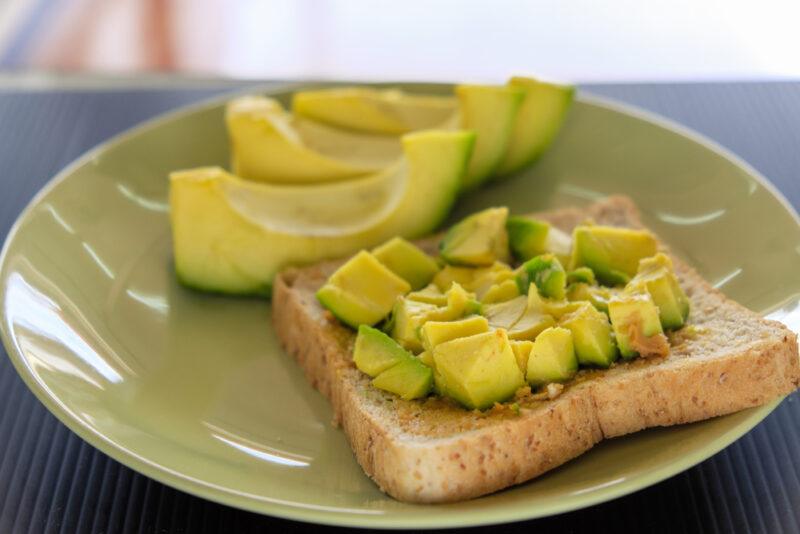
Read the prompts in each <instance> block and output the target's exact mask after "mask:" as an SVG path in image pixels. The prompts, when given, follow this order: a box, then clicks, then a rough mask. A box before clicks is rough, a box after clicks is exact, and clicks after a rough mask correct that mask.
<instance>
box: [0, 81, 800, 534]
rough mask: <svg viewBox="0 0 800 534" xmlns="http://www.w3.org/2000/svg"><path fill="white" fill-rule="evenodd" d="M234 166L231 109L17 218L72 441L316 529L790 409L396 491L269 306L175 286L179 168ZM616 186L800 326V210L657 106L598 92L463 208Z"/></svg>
mask: <svg viewBox="0 0 800 534" xmlns="http://www.w3.org/2000/svg"><path fill="white" fill-rule="evenodd" d="M409 89H410V90H415V89H416V90H436V91H445V90H447V89H448V87H446V86H410V87H409ZM286 95H287V93H281V94H280V95H279V96H281V97H284V98H285V97H286ZM227 157H228V154H227V140H226V136H225V131H224V128H223V121H222V102H221V101H219V100H217V101H215V102H212V103H208V104H203V105H200V106H194V107H191V108H188V109H185V110H182V111H179V112H177V113H172V114H169V115H166V116H164V117H163V118H159V119H157V120H154V121H150V122H148V123H146V124H144V125H142V126H139V127H137V128H135V129H133V130H131V131H129V132H127V133H125V134H123V135H120V136H118V137H116V138H114V139H113V140H111V141H109V142H108V143H106V144H104V145H102V146H100V147H98V148H97V149H95V150H92V151H91V152H89V153H88V154H86V155H85V156H83V157H82V158H80V159H79V160H78V161H77V162H75V163H74V164H72V165H71V166H70V167H69V168H67V169H66V170H65V171H63V172H62V173H60V174H59V175H58V176H56V177H55V178H54V179H53V180H52V181H51V182H50V184H49V185H48V186H47V187H45V189H44V190H43V191H42V192H41V193H40V194H39V195H37V196H36V198H35V199H34V200H33V201H32V202H31V204H30V205H29V206H28V208H27V209H26V210H25V211H24V213H23V214H22V215H21V216H20V218H19V220H18V222H17V224H16V226H15V227H14V229H13V231H12V232H11V234H10V236H9V238H8V241H7V242H6V244H5V249H4V251H3V255H2V264H1V265H0V305H2V316H3V321H2V335H3V341H4V342H5V345H6V348H7V351H8V354H9V356H10V357H11V359H12V360H13V362H14V365H15V366H16V368H17V370H18V371H19V374H20V375H21V376H22V378H23V379H24V380H25V382H26V383H27V384H28V386H29V387H30V388H31V390H33V392H34V393H35V394H36V395H37V397H38V398H39V399H40V400H41V401H42V402H43V403H44V404H45V406H47V408H48V409H49V410H50V411H52V412H53V413H54V414H55V415H56V416H57V417H58V418H59V419H60V420H61V421H63V422H64V423H65V424H66V425H67V426H68V427H69V428H71V429H72V430H73V431H74V432H76V433H77V434H78V435H80V436H81V437H82V438H83V439H85V440H86V441H88V442H89V443H91V444H92V445H94V446H95V447H97V448H98V449H100V450H102V451H103V452H105V453H107V454H109V455H110V456H112V457H113V458H115V459H117V460H119V461H120V462H122V463H124V464H126V465H128V466H130V467H132V468H133V469H136V470H137V471H140V472H142V473H144V474H146V475H148V476H150V477H152V478H155V479H157V480H159V481H161V482H164V483H166V484H169V485H170V486H174V487H176V488H179V489H181V490H184V491H187V492H189V493H193V494H195V495H199V496H202V497H205V498H208V499H211V500H214V501H219V502H222V503H225V504H229V505H232V506H236V507H239V508H245V509H248V510H253V511H257V512H262V513H265V514H270V515H276V516H282V517H287V518H292V519H299V520H304V521H315V522H320V523H330V524H338V525H365V526H371V527H423V526H425V527H434V526H457V525H459V526H460V525H477V524H485V523H498V522H504V521H513V520H520V519H528V518H533V517H539V516H544V515H549V514H555V513H558V512H564V511H567V510H574V509H576V508H580V507H583V506H588V505H590V504H594V503H598V502H602V501H605V500H608V499H611V498H614V497H617V496H620V495H623V494H626V493H630V492H632V491H636V490H638V489H641V488H644V487H645V486H648V485H650V484H654V483H655V482H658V481H660V480H663V479H665V478H667V477H669V476H671V475H674V474H676V473H678V472H680V471H682V470H684V469H686V468H688V467H690V466H692V465H694V464H696V463H698V462H700V461H702V460H704V459H705V458H708V457H709V456H711V455H712V454H714V453H715V452H717V451H719V450H720V449H722V448H723V447H725V446H726V445H728V444H729V443H731V442H732V441H734V440H735V439H736V438H738V437H739V436H741V435H742V434H744V433H745V432H747V431H748V430H749V429H750V428H752V427H753V426H754V425H755V424H756V423H758V422H759V421H761V420H762V419H763V418H764V417H765V416H766V415H767V414H768V413H769V412H770V411H771V410H772V409H773V408H774V407H775V405H776V404H777V402H775V403H772V404H770V405H767V406H763V407H760V408H755V409H750V410H746V411H743V412H739V413H737V414H734V415H730V416H727V417H721V418H716V419H713V420H710V421H705V422H702V423H698V424H692V425H685V426H681V427H674V428H669V429H656V430H649V431H645V432H640V433H638V434H635V435H632V436H629V437H625V438H620V439H614V440H611V441H608V442H605V443H603V444H601V445H600V446H598V447H596V448H595V449H594V450H592V451H590V452H589V453H587V454H585V455H583V456H581V457H580V458H578V459H576V460H574V461H572V462H569V463H568V464H567V465H565V466H563V467H561V468H559V469H556V470H555V471H553V472H551V473H549V474H546V475H545V476H542V477H540V478H538V479H536V480H535V481H533V482H531V483H528V484H524V485H521V486H519V487H516V488H513V489H510V490H507V491H503V492H500V493H497V494H495V495H491V496H488V497H484V498H480V499H476V500H473V501H470V502H465V503H459V504H449V505H435V506H423V505H408V504H403V503H400V502H397V501H395V500H393V499H391V498H388V497H386V496H385V495H384V494H382V493H381V492H380V491H379V490H378V488H377V487H376V486H375V485H374V484H373V483H372V482H371V481H370V480H369V479H368V478H367V477H366V476H365V475H364V474H363V472H362V471H361V469H360V468H359V466H358V464H357V463H356V461H355V459H354V457H353V455H352V453H351V451H350V447H349V446H348V444H347V442H346V440H345V437H344V434H343V433H342V432H341V431H340V430H338V429H336V428H334V427H333V426H332V425H331V410H330V408H329V406H328V404H327V402H326V401H325V399H324V398H323V397H322V396H321V395H320V394H319V393H317V392H315V391H314V390H313V389H312V388H311V387H310V386H309V385H308V384H307V383H306V381H305V379H304V377H303V373H302V372H301V370H300V368H299V367H298V366H297V365H296V364H295V362H294V361H293V360H292V358H291V357H290V356H289V355H287V354H285V353H284V352H283V351H282V350H281V348H280V346H279V345H278V341H277V337H276V335H275V332H274V331H273V329H272V327H271V325H270V310H269V305H268V303H267V302H264V301H260V300H253V299H250V300H249V299H233V298H223V297H214V296H207V295H202V294H198V293H194V292H191V291H188V290H185V289H183V288H181V287H180V286H178V284H177V283H176V281H175V278H174V276H173V273H172V265H171V260H170V233H169V223H168V213H167V181H166V175H167V173H168V172H169V171H171V170H173V169H177V168H182V167H193V166H198V165H213V164H217V165H225V164H226V163H227ZM618 192H622V193H626V194H628V195H630V196H632V197H633V198H634V199H635V200H636V201H637V202H638V203H639V205H640V207H641V208H642V210H643V212H644V218H645V222H646V223H647V224H648V225H649V226H651V227H652V228H653V229H654V230H655V231H656V232H658V233H659V234H660V235H661V236H662V237H663V238H664V239H665V240H666V241H667V242H668V243H669V244H670V245H671V246H672V247H673V250H675V251H676V252H677V253H678V254H679V255H680V256H682V257H684V258H685V259H686V260H688V261H689V262H690V263H691V264H692V265H694V266H695V267H696V268H697V269H699V270H700V272H701V273H702V274H704V275H705V276H706V277H707V278H708V279H709V280H711V281H712V282H713V283H714V284H716V285H717V286H719V287H721V288H722V289H723V290H724V291H725V293H727V294H728V295H729V296H731V297H733V298H734V299H736V300H738V301H740V302H741V303H743V304H745V305H746V306H748V307H750V308H752V309H753V310H756V311H758V312H762V313H772V314H773V315H774V316H775V317H779V318H780V317H782V318H783V320H784V321H785V322H788V323H790V324H791V326H793V327H794V328H795V330H797V329H798V326H799V325H800V319H798V313H797V311H798V303H799V302H800V277H798V276H797V274H796V269H797V265H798V264H799V263H800V225H799V224H798V218H797V215H796V214H795V213H794V212H793V211H792V209H791V208H790V207H789V205H788V204H787V203H786V201H785V200H784V199H783V198H782V197H781V196H780V195H779V194H778V193H777V192H776V191H775V190H774V189H772V188H771V187H770V186H769V185H768V183H767V182H766V181H765V180H764V179H763V178H762V177H761V176H759V175H758V173H757V172H755V171H754V170H753V169H752V168H750V167H748V166H747V165H746V164H744V163H743V162H742V161H740V160H738V159H737V158H735V157H734V156H732V155H730V154H728V153H726V152H725V151H724V150H722V149H721V148H720V147H718V146H716V145H714V144H712V143H710V142H709V141H707V140H704V139H702V138H700V137H699V136H698V135H696V134H693V133H690V132H687V131H686V130H685V129H682V128H680V127H677V126H676V125H674V124H670V123H667V122H666V121H664V120H663V119H659V118H656V117H653V116H650V115H647V114H644V113H642V112H640V111H635V110H632V109H630V108H627V107H622V106H619V105H617V104H611V103H608V102H605V101H601V100H598V99H595V98H592V97H589V96H587V95H584V96H582V97H581V98H580V99H579V101H578V102H577V103H576V105H575V107H574V109H573V111H572V113H571V115H570V117H569V120H568V123H567V124H566V126H565V128H564V131H563V134H562V135H561V136H560V137H559V139H558V141H557V142H556V144H555V146H554V147H553V149H552V150H551V151H550V152H549V153H548V154H547V155H546V156H545V158H544V159H543V160H542V161H541V162H540V163H539V164H538V165H537V166H535V167H534V168H532V169H530V170H529V171H528V172H525V173H524V174H523V175H520V176H518V177H515V178H513V179H510V180H508V181H506V182H503V183H499V184H496V185H493V186H491V187H488V188H485V189H483V190H481V191H479V192H477V193H475V194H473V195H472V196H470V197H468V198H465V199H463V200H462V201H461V203H460V205H459V207H458V214H457V215H459V214H465V213H467V212H470V211H473V210H476V209H479V208H482V207H485V206H489V205H496V204H506V205H509V206H510V207H511V208H512V210H513V211H514V212H517V213H521V212H528V211H532V210H537V209H542V208H550V207H558V206H566V205H572V204H585V203H587V202H590V201H592V200H594V199H596V198H600V197H602V196H603V195H606V194H609V193H618ZM763 228H769V229H770V231H769V233H768V234H767V233H764V232H763V231H762V229H763Z"/></svg>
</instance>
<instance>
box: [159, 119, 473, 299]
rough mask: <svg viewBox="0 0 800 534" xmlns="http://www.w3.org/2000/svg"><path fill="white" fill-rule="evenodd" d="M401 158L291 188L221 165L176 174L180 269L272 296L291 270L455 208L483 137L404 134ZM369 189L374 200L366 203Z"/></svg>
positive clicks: (410, 234)
mask: <svg viewBox="0 0 800 534" xmlns="http://www.w3.org/2000/svg"><path fill="white" fill-rule="evenodd" d="M402 142H403V147H404V158H403V161H402V162H400V163H398V164H397V165H396V166H394V167H392V168H390V169H387V170H385V171H381V172H380V173H377V174H375V175H371V176H369V177H365V178H359V179H357V180H348V181H344V182H337V183H331V184H316V185H303V186H294V185H292V186H287V185H276V184H263V183H256V182H251V181H247V180H242V179H241V178H238V177H236V176H234V175H232V174H229V173H227V172H225V171H224V170H223V169H220V168H218V167H204V168H199V169H191V170H186V171H178V172H174V173H172V174H170V185H169V187H170V191H169V199H170V221H171V224H172V237H173V255H174V263H175V271H176V274H177V276H178V278H179V280H180V281H181V282H182V283H183V284H184V285H187V286H190V287H193V288H197V289H201V290H205V291H213V292H219V293H227V294H256V295H265V296H269V294H270V292H271V286H272V279H273V277H274V276H275V274H276V273H277V272H278V271H279V270H280V269H282V268H285V267H287V266H289V265H293V264H307V263H314V262H318V261H320V260H323V259H327V258H337V257H343V256H347V255H348V254H352V253H353V252H354V251H357V250H359V249H361V248H366V247H373V246H375V245H378V244H380V243H382V242H384V241H386V240H387V239H389V238H391V237H394V236H398V235H399V236H402V237H406V238H414V237H421V236H423V235H426V234H429V233H430V232H432V231H433V230H434V229H435V228H436V227H437V226H438V225H439V224H440V223H441V222H442V221H443V220H444V218H445V217H446V216H447V214H448V213H449V211H450V208H451V207H452V205H453V202H454V201H455V199H456V195H457V193H458V188H459V184H460V181H461V175H462V173H463V172H464V169H465V166H466V162H467V159H468V158H469V154H470V151H471V146H472V143H473V142H474V134H471V133H467V132H442V131H434V132H421V133H416V134H409V135H407V136H404V137H403V140H402ZM365 194H369V196H370V198H373V199H374V201H373V202H366V203H365V202H363V198H364V195H365Z"/></svg>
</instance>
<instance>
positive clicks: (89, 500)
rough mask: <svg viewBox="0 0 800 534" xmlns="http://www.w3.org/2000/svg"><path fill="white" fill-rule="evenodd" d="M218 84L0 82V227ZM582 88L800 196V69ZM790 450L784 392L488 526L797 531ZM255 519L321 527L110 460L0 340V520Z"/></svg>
mask: <svg viewBox="0 0 800 534" xmlns="http://www.w3.org/2000/svg"><path fill="white" fill-rule="evenodd" d="M230 87H231V86H230V84H226V85H225V86H223V85H222V84H220V85H219V86H218V87H214V86H208V85H205V86H203V87H202V88H198V87H187V86H186V85H185V84H184V85H183V86H180V87H174V88H169V89H165V88H156V89H136V90H120V89H119V88H116V89H113V90H109V89H107V88H106V89H103V88H101V87H98V88H95V89H72V90H69V91H63V90H62V91H59V90H55V89H53V90H51V89H44V90H42V89H39V90H36V91H33V92H30V91H25V92H22V91H20V90H14V89H9V88H7V89H3V88H2V87H1V86H0V236H5V235H6V234H7V232H8V230H9V228H10V227H11V225H12V223H13V222H14V220H15V218H16V217H17V215H18V214H19V212H20V211H21V210H22V208H23V207H24V206H25V204H26V203H27V202H28V201H29V200H30V198H31V197H32V196H33V195H34V194H35V193H36V191H37V190H38V189H39V188H40V187H42V185H43V184H44V183H45V182H46V181H47V180H48V179H50V177H51V176H53V175H54V174H55V173H56V172H57V171H58V170H60V169H61V168H62V167H64V166H65V165H66V164H67V163H69V162H70V161H71V160H73V159H74V158H76V157H77V156H79V155H80V154H81V153H82V152H84V151H85V150H87V149H88V148H90V147H92V146H94V145H95V144H97V143H99V142H101V141H103V140H104V139H106V138H108V137H109V136H111V135H113V134H115V133H117V132H120V131H122V130H124V129H126V128H128V127H130V126H132V125H134V124H136V123H137V122H140V121H141V120H143V119H146V118H149V117H152V116H154V115H156V114H158V113H161V112H163V111H167V110H169V109H172V108H175V107H177V106H181V105H184V104H187V103H190V102H194V101H197V100H201V99H204V98H207V97H209V96H212V95H215V94H219V93H221V92H224V91H226V90H230ZM585 89H586V90H588V91H591V92H594V93H597V94H602V95H606V96H609V97H613V98H616V99H619V100H622V101H625V102H629V103H632V104H636V105H638V106H641V107H643V108H647V109H649V110H652V111H655V112H657V113H660V114H662V115H665V116H667V117H670V118H672V119H674V120H677V121H678V122H681V123H683V124H685V125H686V126H689V127H691V128H694V129H696V130H697V131H699V132H701V133H703V134H705V135H707V136H708V137H710V138H712V139H714V140H716V141H717V142H719V143H721V144H722V145H724V146H725V147H727V148H729V149H731V150H732V151H733V152H735V153H737V154H738V155H740V156H741V157H743V158H744V159H745V160H747V161H748V162H749V163H750V164H752V165H753V166H754V167H755V168H756V169H758V170H759V171H761V172H762V173H763V174H765V175H766V176H767V177H768V178H769V179H770V180H771V181H772V183H773V184H775V185H776V186H777V188H778V189H779V190H781V191H782V192H783V194H784V195H785V196H786V197H787V198H788V199H789V201H790V202H791V204H792V205H793V206H794V207H795V209H798V207H800V83H764V84H762V83H725V84H680V85H595V86H588V87H585ZM799 267H800V266H799ZM798 276H800V270H798ZM0 352H2V349H0ZM798 450H800V396H799V395H798V394H797V393H795V394H794V395H791V396H790V397H788V398H787V399H786V400H785V401H784V402H783V403H782V404H781V405H780V406H779V407H778V408H777V409H776V410H775V411H774V412H773V413H772V414H771V415H770V416H769V417H767V419H766V420H764V421H763V422H762V423H761V424H759V425H758V426H757V427H756V428H754V429H753V430H752V431H750V432H749V433H748V434H747V435H745V436H744V437H743V438H742V439H740V440H738V441H737V442H736V443H734V444H733V445H731V446H729V447H728V448H727V449H725V450H723V451H722V452H720V453H718V454H717V455H715V456H714V457H712V458H710V459H709V460H707V461H705V462H703V463H701V464H700V465H698V466H696V467H694V468H692V469H690V470H688V471H686V472H684V473H681V474H679V475H676V476H674V477H673V478H671V479H669V480H666V481H664V482H661V483H660V484H656V485H655V486H652V487H650V488H647V489H644V490H642V491H639V492H637V493H634V494H632V495H629V496H627V497H623V498H620V499H616V500H614V501H611V502H607V503H605V504H601V505H598V506H594V507H592V508H587V509H584V510H579V511H576V512H572V513H568V514H563V515H559V516H555V517H550V518H545V519H539V520H534V521H528V522H523V523H516V524H514V525H507V526H505V527H503V528H502V530H501V531H503V532H505V531H516V532H535V533H539V532H551V531H552V532H582V531H592V532H606V531H608V532H615V533H616V532H620V531H623V532H624V531H628V530H630V531H634V532H643V531H651V532H721V533H727V532H769V533H780V532H800V459H798V455H797V451H798ZM496 528H497V527H489V528H487V530H489V529H496ZM268 529H274V530H276V531H281V532H285V531H288V532H294V531H304V530H314V531H319V530H324V529H323V528H322V527H316V526H313V525H306V524H303V523H295V522H291V521H285V520H281V519H275V518H271V517H266V516H260V515H257V514H253V513H249V512H243V511H240V510H236V509H233V508H229V507H226V506H223V505H220V504H216V503H213V502H209V501H205V500H203V499H199V498H196V497H193V496H190V495H187V494H185V493H182V492H180V491H177V490H174V489H172V488H170V487H167V486H164V485H163V484H160V483H158V482H155V481H153V480H151V479H149V478H147V477H145V476H142V475H140V474H138V473H136V472H134V471H132V470H130V469H128V468H127V467H124V466H122V465H121V464H119V463H117V462H116V461H114V460H111V459H110V458H108V457H107V456H105V455H104V454H102V453H101V452H99V451H97V450H95V449H94V448H93V447H91V446H90V445H88V444H87V443H85V442H84V441H83V440H81V439H80V438H78V437H77V436H76V435H75V434H73V433H72V432H70V431H69V430H67V428H66V427H65V426H64V425H62V424H61V423H60V422H58V421H57V420H56V418H55V417H53V416H52V415H50V413H49V412H47V410H46V409H45V408H44V407H43V406H42V405H41V404H40V403H39V402H38V401H37V400H36V399H35V398H34V396H33V394H31V393H30V392H29V391H28V389H27V388H26V387H25V385H24V384H23V383H22V381H21V380H20V379H19V377H18V376H17V374H16V372H15V371H14V369H13V367H12V365H11V363H10V361H9V360H8V358H6V357H5V353H4V352H3V354H0V533H2V534H5V533H8V532H13V533H16V532H63V533H84V532H92V533H95V532H111V533H116V532H126V533H133V532H165V533H171V532H225V533H228V532H236V533H238V532H261V531H264V530H268Z"/></svg>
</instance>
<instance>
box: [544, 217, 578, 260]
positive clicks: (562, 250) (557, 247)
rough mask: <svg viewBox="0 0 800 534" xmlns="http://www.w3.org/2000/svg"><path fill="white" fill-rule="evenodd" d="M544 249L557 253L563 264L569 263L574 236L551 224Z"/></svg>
mask: <svg viewBox="0 0 800 534" xmlns="http://www.w3.org/2000/svg"><path fill="white" fill-rule="evenodd" d="M544 249H545V250H546V251H547V252H551V253H553V254H555V256H556V258H558V261H560V262H561V265H569V262H570V258H571V257H572V236H571V235H570V234H568V233H566V232H563V231H561V230H559V229H558V228H556V227H555V226H551V227H550V231H549V232H547V241H546V242H545V244H544Z"/></svg>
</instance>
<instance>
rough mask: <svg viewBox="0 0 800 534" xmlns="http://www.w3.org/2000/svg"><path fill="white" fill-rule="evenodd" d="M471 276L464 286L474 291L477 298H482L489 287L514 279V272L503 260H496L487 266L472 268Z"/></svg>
mask: <svg viewBox="0 0 800 534" xmlns="http://www.w3.org/2000/svg"><path fill="white" fill-rule="evenodd" d="M472 271H473V278H472V280H471V281H469V282H467V283H466V284H465V285H464V287H466V288H467V289H469V290H470V291H474V292H475V294H476V295H477V296H478V298H483V296H484V295H485V294H486V292H487V291H489V289H491V288H492V287H493V286H496V285H498V284H501V283H503V282H505V281H506V280H514V279H515V278H516V273H514V271H513V270H512V269H511V267H509V266H508V265H506V264H505V263H503V262H500V261H496V262H494V263H493V264H492V265H491V266H489V267H480V268H478V269H472Z"/></svg>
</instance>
